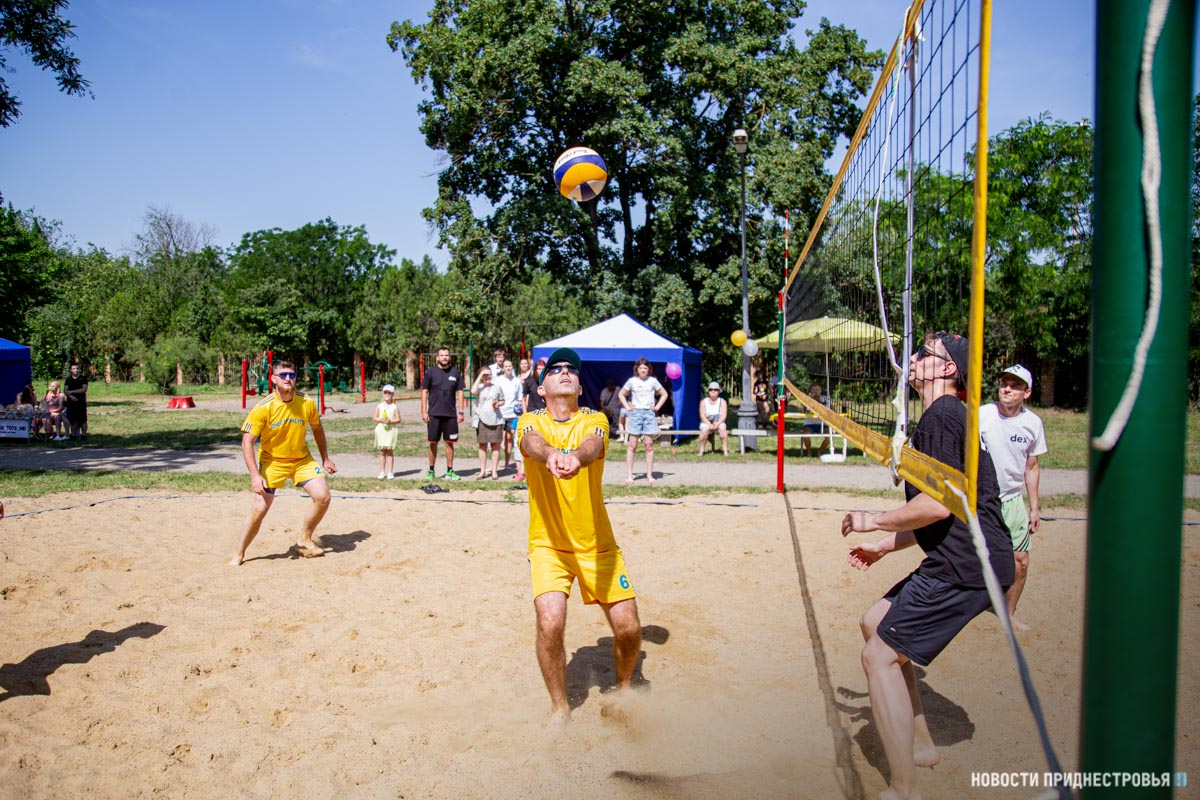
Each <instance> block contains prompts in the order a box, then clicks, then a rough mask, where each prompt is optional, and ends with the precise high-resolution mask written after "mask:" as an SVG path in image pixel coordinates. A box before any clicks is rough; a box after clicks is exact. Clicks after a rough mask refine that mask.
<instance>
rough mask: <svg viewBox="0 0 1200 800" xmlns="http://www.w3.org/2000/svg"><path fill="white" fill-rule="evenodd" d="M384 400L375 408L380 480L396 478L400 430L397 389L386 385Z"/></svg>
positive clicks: (374, 418) (383, 390) (388, 384)
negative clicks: (397, 443)
mask: <svg viewBox="0 0 1200 800" xmlns="http://www.w3.org/2000/svg"><path fill="white" fill-rule="evenodd" d="M382 392H383V399H382V400H380V401H379V405H377V406H375V416H374V417H372V418H371V419H373V420H375V447H376V448H377V449H378V450H379V480H381V481H382V480H389V481H390V480H392V479H393V478H395V477H396V475H395V472H394V470H395V468H396V440H397V438H398V437H399V433H400V429H399V428H398V427H397V426H398V425H399V424H400V406H399V405H398V404H397V403H396V387H395V386H393V385H392V384H390V383H387V384H384V386H383V389H382Z"/></svg>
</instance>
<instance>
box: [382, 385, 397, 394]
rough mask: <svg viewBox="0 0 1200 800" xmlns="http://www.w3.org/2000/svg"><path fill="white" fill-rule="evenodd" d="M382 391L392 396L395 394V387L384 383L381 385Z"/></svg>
mask: <svg viewBox="0 0 1200 800" xmlns="http://www.w3.org/2000/svg"><path fill="white" fill-rule="evenodd" d="M383 391H385V392H391V393H392V394H395V393H396V387H395V386H392V385H391V384H390V383H385V384H384V385H383Z"/></svg>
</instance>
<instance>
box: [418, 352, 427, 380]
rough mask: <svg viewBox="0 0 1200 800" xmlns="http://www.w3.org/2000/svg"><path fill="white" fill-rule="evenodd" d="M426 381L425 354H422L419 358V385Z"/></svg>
mask: <svg viewBox="0 0 1200 800" xmlns="http://www.w3.org/2000/svg"><path fill="white" fill-rule="evenodd" d="M424 380H425V354H424V353H421V355H420V356H418V358H417V383H421V382H422V381H424Z"/></svg>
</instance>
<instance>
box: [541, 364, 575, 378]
mask: <svg viewBox="0 0 1200 800" xmlns="http://www.w3.org/2000/svg"><path fill="white" fill-rule="evenodd" d="M560 372H569V373H571V374H572V375H578V374H579V370H577V369H575V367H573V366H571V365H570V364H555V365H554V366H553V367H546V372H545V375H557V374H558V373H560ZM543 377H544V376H543Z"/></svg>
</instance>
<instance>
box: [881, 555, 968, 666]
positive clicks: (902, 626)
mask: <svg viewBox="0 0 1200 800" xmlns="http://www.w3.org/2000/svg"><path fill="white" fill-rule="evenodd" d="M884 598H885V599H887V600H891V601H892V607H891V608H890V609H888V612H887V613H886V614H884V615H883V619H881V620H880V621H879V627H878V628H876V629H875V632H876V634H878V636H879V638H880V639H882V640H883V641H884V642H885V643H886V644H887V645H888V646H889V647H891V648H892V649H893V650H895V651H896V652H897V653H900V654H902V655H905V656H907V657H908V658H909V659H910V660H911V661H912V662H913V663H914V664H920V665H921V666H922V667H926V666H929V664H930V662H932V661H933V660H934V659H935V658H937V657H938V654H939V653H941V652H942V651H943V650H945V649H946V645H948V644H950V642H951V640H953V639H954V637H955V636H957V635H958V632H959V631H961V630H962V629H963V628H965V627H967V623H968V622H970V621H971V620H973V619H975V617H977V616H979V614H980V613H982V612H983V611H984V610H986V609H987V608H988V607H989V606H990V605H991V600H989V599H988V593H987V589H971V588H967V587H964V586H955V585H954V584H952V583H946V582H945V581H943V580H939V579H937V578H930V577H928V576H926V575H922V574H921V573H920V572H914V573H912V574H911V575H909V576H908V577H907V578H905V579H904V580H902V581H900V582H899V583H897V584H896V585H895V586H893V587H892V588H891V589H889V590H888V593H887V594H885V595H884Z"/></svg>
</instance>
